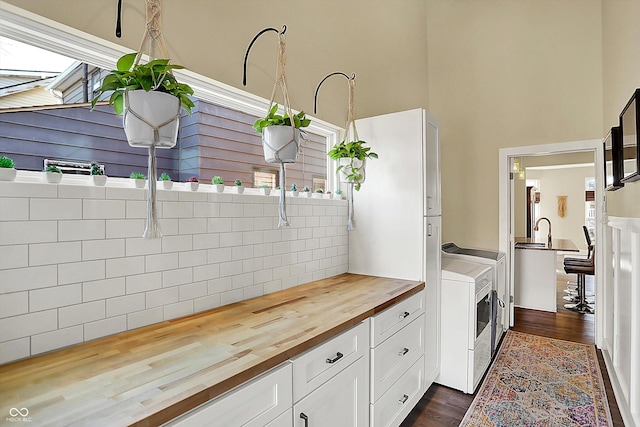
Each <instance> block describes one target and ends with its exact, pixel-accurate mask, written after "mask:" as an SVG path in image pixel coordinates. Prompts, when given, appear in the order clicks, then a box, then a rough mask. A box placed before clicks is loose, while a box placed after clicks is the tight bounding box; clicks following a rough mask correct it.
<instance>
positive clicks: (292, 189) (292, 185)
mask: <svg viewBox="0 0 640 427" xmlns="http://www.w3.org/2000/svg"><path fill="white" fill-rule="evenodd" d="M291 191H298V186H297V185H296V184H295V183H294V184H291Z"/></svg>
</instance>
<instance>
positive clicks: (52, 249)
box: [29, 242, 82, 266]
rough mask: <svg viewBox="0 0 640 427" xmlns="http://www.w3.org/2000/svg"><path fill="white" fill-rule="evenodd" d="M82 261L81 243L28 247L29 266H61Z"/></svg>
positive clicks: (44, 244)
mask: <svg viewBox="0 0 640 427" xmlns="http://www.w3.org/2000/svg"><path fill="white" fill-rule="evenodd" d="M81 259H82V244H81V242H62V243H38V244H31V245H29V265H31V266H37V265H48V264H61V263H65V262H75V261H80V260H81Z"/></svg>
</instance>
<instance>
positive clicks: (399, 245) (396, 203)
mask: <svg viewBox="0 0 640 427" xmlns="http://www.w3.org/2000/svg"><path fill="white" fill-rule="evenodd" d="M356 126H357V129H358V134H359V137H360V139H361V140H364V141H366V142H367V143H368V144H369V145H370V146H371V151H373V152H376V153H377V154H378V155H379V158H378V159H373V160H368V161H367V166H366V180H365V182H364V183H363V185H362V188H361V189H360V191H355V192H354V223H355V229H354V230H352V231H351V232H350V234H349V272H350V273H355V274H367V275H374V276H383V277H394V278H401V279H410V280H422V281H424V282H425V289H426V326H425V328H426V334H425V344H426V345H425V349H426V354H425V365H426V366H425V387H429V385H431V383H432V382H433V380H434V379H435V378H436V377H437V376H438V374H439V370H440V356H439V355H440V298H441V296H440V295H441V292H440V290H441V271H440V268H441V249H440V245H441V224H442V222H441V209H440V141H439V138H440V135H439V132H440V124H439V122H438V121H437V119H436V118H435V117H433V116H432V115H431V114H429V113H428V112H427V111H425V110H424V109H415V110H409V111H403V112H398V113H392V114H385V115H382V116H376V117H369V118H364V119H360V120H357V121H356ZM434 344H435V345H434ZM425 390H426V388H425Z"/></svg>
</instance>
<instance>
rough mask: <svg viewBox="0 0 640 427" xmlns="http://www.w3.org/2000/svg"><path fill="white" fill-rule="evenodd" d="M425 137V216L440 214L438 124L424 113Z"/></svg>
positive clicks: (429, 115)
mask: <svg viewBox="0 0 640 427" xmlns="http://www.w3.org/2000/svg"><path fill="white" fill-rule="evenodd" d="M423 113H424V116H423V120H424V132H425V133H426V135H425V140H426V143H425V175H426V176H425V188H424V190H425V198H424V202H425V207H424V214H425V215H426V216H439V215H441V214H442V208H441V203H440V200H441V195H440V122H438V120H437V119H436V118H435V117H433V116H432V115H431V114H429V113H428V112H427V111H424V110H423Z"/></svg>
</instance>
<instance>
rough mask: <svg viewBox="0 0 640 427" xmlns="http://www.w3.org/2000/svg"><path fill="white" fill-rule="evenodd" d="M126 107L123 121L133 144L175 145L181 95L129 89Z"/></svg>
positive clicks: (170, 146)
mask: <svg viewBox="0 0 640 427" xmlns="http://www.w3.org/2000/svg"><path fill="white" fill-rule="evenodd" d="M124 107H125V111H124V115H123V117H122V122H123V125H124V131H125V133H126V135H127V140H128V141H129V145H130V146H132V147H149V146H151V145H154V144H155V146H156V147H158V148H173V147H175V145H176V140H177V138H178V125H179V122H180V99H179V98H177V97H175V96H173V95H170V94H168V93H163V92H157V91H150V92H146V91H144V90H134V91H126V92H125V93H124Z"/></svg>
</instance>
